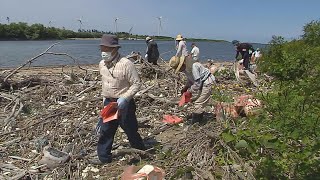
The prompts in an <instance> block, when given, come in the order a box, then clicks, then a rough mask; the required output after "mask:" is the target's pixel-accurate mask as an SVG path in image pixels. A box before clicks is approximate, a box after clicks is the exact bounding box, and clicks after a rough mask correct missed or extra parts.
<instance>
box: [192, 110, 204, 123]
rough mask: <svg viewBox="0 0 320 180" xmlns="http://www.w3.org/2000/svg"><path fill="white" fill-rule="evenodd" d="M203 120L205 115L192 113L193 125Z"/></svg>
mask: <svg viewBox="0 0 320 180" xmlns="http://www.w3.org/2000/svg"><path fill="white" fill-rule="evenodd" d="M202 119H203V113H201V114H199V113H192V118H191V124H194V123H197V122H200V121H201V120H202Z"/></svg>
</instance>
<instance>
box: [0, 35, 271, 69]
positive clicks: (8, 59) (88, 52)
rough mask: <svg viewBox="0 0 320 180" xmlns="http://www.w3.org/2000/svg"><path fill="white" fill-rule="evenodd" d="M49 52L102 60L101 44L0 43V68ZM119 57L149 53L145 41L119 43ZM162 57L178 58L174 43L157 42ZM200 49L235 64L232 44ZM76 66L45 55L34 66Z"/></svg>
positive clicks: (81, 59) (85, 60)
mask: <svg viewBox="0 0 320 180" xmlns="http://www.w3.org/2000/svg"><path fill="white" fill-rule="evenodd" d="M56 42H59V44H57V45H55V46H54V47H53V48H52V49H50V50H49V51H50V52H56V53H67V54H69V55H71V56H73V57H75V58H76V59H77V60H78V62H79V63H80V64H97V63H99V61H100V60H101V57H100V48H99V43H100V41H99V40H59V41H0V67H2V68H4V67H16V66H18V65H20V64H22V63H24V62H26V61H27V60H28V59H30V58H32V57H34V56H36V55H38V54H40V53H41V52H43V51H44V50H46V49H47V48H48V47H50V46H51V45H52V44H54V43H56ZM119 43H120V44H121V46H122V47H121V49H120V53H121V54H123V55H128V54H130V53H131V52H132V51H135V52H141V54H142V55H144V54H145V51H146V43H145V41H142V40H141V41H139V40H131V41H130V40H120V42H119ZM157 43H158V47H159V52H160V56H161V57H162V58H163V59H165V60H168V59H170V57H172V56H173V55H174V54H175V49H174V47H175V43H174V41H157ZM195 43H196V44H197V45H198V47H199V49H200V60H201V61H205V60H207V59H214V60H217V61H233V59H234V56H235V50H234V47H233V46H232V44H231V43H229V42H204V41H202V42H195ZM187 45H188V51H189V52H190V51H191V47H190V46H191V42H187ZM253 46H254V48H257V47H259V48H264V47H265V45H263V44H253ZM65 64H73V61H72V59H70V58H68V57H66V56H56V55H44V56H42V57H40V58H38V59H37V60H36V61H35V62H34V63H32V66H48V65H65Z"/></svg>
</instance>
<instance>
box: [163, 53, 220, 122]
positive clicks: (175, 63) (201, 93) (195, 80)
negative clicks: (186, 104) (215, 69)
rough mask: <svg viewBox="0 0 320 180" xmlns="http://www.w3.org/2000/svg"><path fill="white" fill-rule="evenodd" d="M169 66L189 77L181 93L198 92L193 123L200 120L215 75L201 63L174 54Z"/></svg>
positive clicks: (194, 102) (194, 101)
mask: <svg viewBox="0 0 320 180" xmlns="http://www.w3.org/2000/svg"><path fill="white" fill-rule="evenodd" d="M169 66H170V67H171V68H172V69H174V71H175V72H176V73H179V72H183V73H184V74H185V75H186V77H187V82H186V84H185V86H184V87H183V88H182V90H181V94H183V93H184V92H186V91H189V92H190V93H198V96H197V97H196V99H193V104H194V108H195V111H194V112H193V113H192V119H191V124H193V123H196V122H200V121H201V120H202V119H203V113H204V108H205V106H206V105H207V103H208V102H209V100H210V98H211V93H212V85H213V84H214V82H215V77H214V76H213V75H212V74H211V73H210V71H209V69H207V68H205V67H204V66H203V65H202V64H201V63H199V62H192V60H191V59H189V58H177V57H176V56H173V57H172V58H171V59H170V61H169Z"/></svg>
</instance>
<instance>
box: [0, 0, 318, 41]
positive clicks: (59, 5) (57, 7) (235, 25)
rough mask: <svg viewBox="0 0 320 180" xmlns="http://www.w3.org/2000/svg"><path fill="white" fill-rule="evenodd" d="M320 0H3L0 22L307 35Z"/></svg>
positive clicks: (236, 35) (204, 34) (264, 36)
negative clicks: (304, 33)
mask: <svg viewBox="0 0 320 180" xmlns="http://www.w3.org/2000/svg"><path fill="white" fill-rule="evenodd" d="M319 7H320V0H241V1H237V0H198V1H194V0H0V22H1V23H6V17H7V16H8V17H10V20H11V22H19V21H23V22H28V23H42V24H46V25H48V24H49V21H52V26H56V27H66V28H67V29H72V30H77V29H78V28H79V23H78V22H77V19H79V18H80V17H81V18H82V22H83V28H84V29H98V30H107V31H114V29H115V28H114V19H115V18H116V17H119V18H120V19H119V20H118V30H119V31H129V29H130V28H131V27H133V29H132V33H134V34H146V35H157V34H158V22H159V21H158V19H157V17H159V16H162V17H163V18H162V27H163V28H162V30H161V35H166V36H172V37H173V36H176V35H177V34H180V33H181V34H182V35H184V36H185V37H195V38H210V39H224V40H228V41H231V40H233V39H238V40H240V41H243V42H260V43H266V42H268V41H269V40H270V39H271V37H272V35H281V36H284V37H285V38H287V39H292V38H297V37H299V36H300V35H301V34H302V27H303V26H304V25H305V24H306V23H308V22H310V21H312V20H319V18H320V10H319Z"/></svg>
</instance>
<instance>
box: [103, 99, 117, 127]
mask: <svg viewBox="0 0 320 180" xmlns="http://www.w3.org/2000/svg"><path fill="white" fill-rule="evenodd" d="M100 115H101V117H102V119H103V123H106V122H109V121H113V120H116V119H118V115H119V113H118V103H116V102H110V103H109V104H108V105H107V106H105V107H104V108H103V109H102V110H101V113H100Z"/></svg>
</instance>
